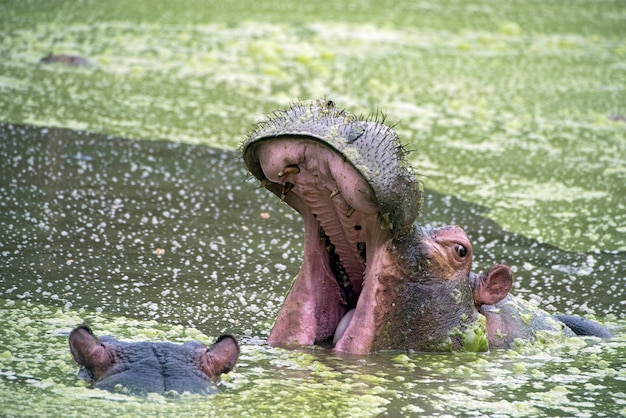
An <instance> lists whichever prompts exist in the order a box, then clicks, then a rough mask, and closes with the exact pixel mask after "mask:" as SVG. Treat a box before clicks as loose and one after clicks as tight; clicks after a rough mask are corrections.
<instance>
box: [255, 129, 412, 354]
mask: <svg viewBox="0 0 626 418" xmlns="http://www.w3.org/2000/svg"><path fill="white" fill-rule="evenodd" d="M255 153H256V157H257V158H258V161H259V164H260V165H261V167H262V170H263V174H264V176H265V179H266V180H265V181H264V186H265V187H266V188H268V189H269V190H271V191H272V192H274V193H275V194H276V195H278V196H280V197H281V199H282V200H284V201H285V202H286V203H288V204H289V205H290V206H292V207H293V208H294V209H296V210H297V211H298V212H299V213H300V214H301V216H302V218H303V219H304V225H305V228H304V229H305V240H304V258H303V262H302V266H301V268H300V271H299V273H298V275H297V277H296V279H295V280H294V283H293V285H292V289H291V290H290V292H289V294H288V296H287V298H286V300H285V303H284V305H283V308H282V309H281V311H280V313H279V315H278V318H277V320H276V323H275V325H274V327H273V329H272V331H271V333H270V336H269V338H268V342H269V343H271V344H300V345H312V344H316V343H323V342H326V341H330V340H331V339H332V338H333V336H335V333H336V330H337V326H338V324H339V323H340V321H341V320H342V318H344V316H345V314H346V313H347V312H350V311H352V310H353V309H354V313H353V314H351V315H352V320H351V321H349V324H348V325H347V326H346V327H345V331H343V332H342V333H341V334H342V335H341V337H340V338H338V340H337V341H336V344H335V349H336V350H339V351H349V352H353V353H354V352H357V353H366V352H369V351H370V347H371V344H372V340H373V338H374V333H375V330H376V329H377V322H380V317H381V315H380V311H381V307H379V306H377V294H378V293H379V292H380V291H381V288H380V287H381V286H380V279H381V278H385V277H387V278H390V277H399V276H401V274H400V273H399V272H398V271H397V270H398V269H397V267H396V263H395V261H394V260H393V257H391V251H390V249H389V242H390V230H389V228H390V225H389V224H388V223H387V221H386V219H385V217H384V216H383V215H381V213H380V207H379V204H378V202H377V200H376V197H375V196H374V192H373V191H372V188H371V187H370V185H369V184H368V183H367V182H366V181H365V179H364V178H363V177H362V176H361V175H360V173H359V172H358V171H356V170H355V169H354V167H353V166H352V165H351V164H350V163H349V162H347V161H346V159H345V157H344V156H342V155H340V154H339V153H337V152H335V151H333V150H332V149H330V148H328V147H327V146H325V145H323V144H321V143H319V142H316V141H314V140H308V139H302V138H290V137H285V138H284V139H274V140H272V141H267V142H265V143H263V142H262V143H260V144H258V145H257V146H256V149H255ZM383 308H384V307H383Z"/></svg>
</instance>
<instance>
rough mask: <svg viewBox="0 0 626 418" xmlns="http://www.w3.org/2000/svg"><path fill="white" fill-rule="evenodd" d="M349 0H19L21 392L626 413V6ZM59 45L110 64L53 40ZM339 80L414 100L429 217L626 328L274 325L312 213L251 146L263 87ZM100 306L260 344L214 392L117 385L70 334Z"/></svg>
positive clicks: (10, 230) (44, 402) (107, 313)
mask: <svg viewBox="0 0 626 418" xmlns="http://www.w3.org/2000/svg"><path fill="white" fill-rule="evenodd" d="M336 3H338V2H324V1H322V2H316V4H309V5H307V6H306V10H304V11H303V10H302V8H299V7H297V6H295V5H294V3H291V2H266V1H255V2H254V4H252V3H247V2H238V3H236V4H235V5H233V6H232V7H230V6H229V7H228V8H226V7H225V6H223V5H221V3H219V2H214V3H213V2H204V3H202V4H196V3H193V2H189V3H185V4H184V6H181V7H177V8H176V10H173V9H172V7H173V6H171V5H169V3H167V2H142V1H138V2H133V4H132V5H128V4H126V3H125V2H116V1H113V2H110V4H109V5H108V7H107V8H106V9H104V8H103V6H102V5H100V3H97V2H91V1H85V2H81V3H79V4H74V3H73V2H67V3H65V2H57V3H55V4H51V3H49V2H44V1H20V2H6V3H5V4H3V5H2V6H0V9H1V10H2V13H0V16H1V17H0V22H2V27H3V28H6V29H3V30H4V31H5V33H6V35H5V36H4V37H3V38H2V39H0V55H1V56H2V57H3V60H1V62H0V91H2V93H3V94H1V95H0V122H1V123H0V161H2V163H1V164H2V165H1V167H2V168H1V173H0V253H1V260H2V263H0V312H1V314H0V316H1V317H2V322H3V327H2V329H0V410H2V411H3V412H2V414H4V415H7V416H32V415H37V416H59V415H64V416H78V415H84V414H86V413H94V411H98V413H99V414H102V415H111V416H119V415H133V416H154V415H166V416H170V415H171V416H185V415H198V414H201V415H219V416H245V415H254V416H266V415H271V416H283V415H285V416H286V415H288V416H328V415H333V416H374V415H381V416H397V415H400V414H404V415H416V416H451V415H452V416H482V415H488V416H616V415H620V414H621V415H624V414H626V390H625V389H624V388H625V382H626V368H625V366H624V365H625V364H626V333H625V332H624V329H625V326H626V313H625V312H624V304H625V302H624V301H625V300H626V297H625V296H626V295H625V289H626V286H625V285H626V229H625V227H624V225H626V206H625V205H624V201H623V199H624V196H626V124H624V115H626V94H625V92H624V89H625V88H626V87H625V86H626V65H625V64H624V62H625V61H624V60H625V57H626V49H625V48H624V44H623V39H625V35H626V34H625V32H626V29H624V28H626V24H625V23H626V22H624V20H626V14H624V12H623V7H620V5H619V2H610V1H603V2H593V3H587V2H580V3H577V4H575V5H570V7H568V9H567V13H561V10H560V9H561V6H559V4H558V2H535V3H533V2H525V3H524V4H522V3H520V4H517V3H511V4H508V5H502V4H501V2H489V1H482V2H478V3H476V2H474V3H471V4H469V3H464V2H456V1H450V2H438V3H437V4H433V3H429V2H399V3H398V5H397V6H396V7H394V8H393V9H384V8H381V6H380V4H379V3H377V2H363V3H362V4H361V5H360V9H357V8H354V7H352V6H350V5H342V4H336ZM302 7H304V6H302ZM50 50H53V51H54V52H55V53H68V54H77V55H81V56H83V57H85V58H86V59H88V60H89V62H90V66H87V67H72V66H65V65H62V64H55V65H43V64H40V63H39V59H40V58H41V57H43V56H45V55H46V54H47V53H48V52H49V51H50ZM322 96H326V97H329V98H332V99H333V100H335V102H337V104H338V105H339V106H341V107H347V108H349V110H351V111H353V112H355V113H357V114H358V113H362V114H364V115H368V114H375V113H376V112H383V113H385V114H386V115H387V119H388V120H389V122H388V123H389V124H394V123H396V122H397V124H396V126H395V129H396V130H397V131H398V132H399V133H400V136H401V139H402V140H403V141H404V142H405V143H406V144H407V148H409V149H411V150H413V152H412V153H411V154H410V155H409V158H411V163H412V164H413V166H414V167H415V170H416V174H417V175H418V177H419V178H420V179H421V180H422V181H423V182H424V183H425V185H426V200H425V204H424V208H423V216H422V217H421V218H420V220H419V221H420V223H422V224H424V225H445V224H457V225H460V226H462V227H463V228H464V229H466V230H467V232H468V234H469V236H470V238H471V239H472V242H473V244H474V250H475V260H474V270H476V271H478V270H484V269H487V268H489V267H490V266H491V265H492V264H493V263H494V262H500V261H502V262H506V263H507V264H509V265H511V266H512V268H513V270H514V272H515V276H516V283H515V288H514V293H515V294H516V295H520V296H523V297H524V298H526V299H530V300H533V301H534V302H536V303H537V304H539V305H540V306H541V307H542V308H544V309H546V310H547V311H549V312H563V313H571V314H576V315H591V316H595V318H597V319H598V320H600V321H601V322H602V323H604V324H605V325H607V326H608V327H609V328H610V329H611V330H612V331H614V334H615V337H614V338H613V339H612V340H610V341H599V340H595V339H592V338H591V339H578V338H576V339H570V340H566V341H542V342H540V343H539V344H537V345H532V346H523V347H518V348H517V349H516V350H502V351H492V352H490V353H483V354H470V353H457V354H444V355H435V354H419V353H411V354H407V353H397V352H396V353H378V354H375V355H371V356H366V357H358V356H354V357H351V356H338V355H336V354H334V353H330V352H328V351H326V350H323V349H319V348H303V349H302V350H284V349H278V348H272V347H270V346H268V345H266V344H265V338H266V337H267V335H268V333H269V330H270V328H271V326H272V323H273V321H274V318H275V316H276V313H277V311H278V309H279V308H280V306H281V304H282V301H283V298H284V295H285V293H286V291H287V289H288V287H289V284H290V283H291V280H292V279H293V277H294V275H295V273H296V272H297V270H298V268H299V265H300V262H301V257H302V239H303V229H302V223H301V221H300V219H299V217H298V215H297V214H296V213H295V212H294V211H293V210H292V209H291V208H290V207H288V206H287V205H284V204H281V203H279V202H278V199H276V198H275V197H273V196H272V195H270V193H268V192H267V191H265V190H263V189H260V188H258V185H257V184H256V182H254V181H251V180H250V179H249V177H248V176H247V173H246V169H245V166H244V165H243V162H242V159H241V157H240V155H239V153H238V152H237V151H236V148H237V147H238V145H239V143H240V142H241V140H242V139H243V137H244V135H245V133H246V132H247V131H248V130H249V129H250V126H251V124H252V123H254V122H255V121H257V120H259V119H260V118H261V117H262V115H263V114H264V113H267V112H271V111H272V110H274V109H277V108H284V107H286V106H288V105H289V103H292V102H294V101H296V100H298V99H301V98H316V97H322ZM128 138H135V139H128ZM83 321H86V322H88V323H89V324H91V325H92V326H93V328H94V330H95V332H96V333H97V334H110V335H114V336H115V337H117V338H122V339H127V340H145V339H151V340H167V341H174V342H183V341H186V340H189V339H192V338H195V339H198V340H200V341H203V342H211V341H213V340H214V338H215V337H216V336H217V335H219V334H220V333H222V332H232V333H234V334H236V335H237V336H238V337H239V338H240V340H241V342H242V355H241V358H240V361H239V364H238V366H237V368H236V370H235V372H234V373H231V374H229V375H226V376H225V377H223V379H222V382H221V383H220V389H221V393H220V394H218V395H215V396H212V397H208V398H207V397H205V398H203V397H193V396H183V397H181V398H178V399H171V398H163V397H159V396H155V397H150V398H148V399H138V398H131V397H127V396H122V395H115V394H108V393H101V392H99V391H95V390H91V389H89V388H87V387H85V386H84V384H82V383H81V382H80V381H79V380H78V379H77V377H76V372H77V369H78V368H77V366H76V365H75V364H74V363H73V362H72V359H71V356H70V353H69V349H68V346H67V336H68V333H69V331H70V330H71V328H72V327H73V326H75V325H76V324H78V323H80V322H83ZM199 411H201V412H199Z"/></svg>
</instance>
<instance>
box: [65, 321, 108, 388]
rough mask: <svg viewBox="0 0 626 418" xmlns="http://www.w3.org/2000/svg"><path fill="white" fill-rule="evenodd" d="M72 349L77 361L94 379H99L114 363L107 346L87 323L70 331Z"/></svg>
mask: <svg viewBox="0 0 626 418" xmlns="http://www.w3.org/2000/svg"><path fill="white" fill-rule="evenodd" d="M69 342H70V351H71V352H72V357H74V360H75V361H76V363H78V364H80V365H81V366H84V367H85V368H86V369H87V370H88V371H89V373H91V374H92V376H93V378H94V379H96V380H97V379H99V378H100V377H101V376H102V374H103V373H104V372H106V370H107V369H108V368H110V367H111V366H112V365H113V363H112V362H111V358H110V356H109V353H108V351H107V349H106V348H105V347H103V346H102V345H101V344H100V341H98V338H97V337H96V336H95V335H94V334H93V332H92V331H91V329H90V328H89V327H88V326H87V325H79V326H77V327H76V328H74V329H73V330H72V332H71V333H70V338H69Z"/></svg>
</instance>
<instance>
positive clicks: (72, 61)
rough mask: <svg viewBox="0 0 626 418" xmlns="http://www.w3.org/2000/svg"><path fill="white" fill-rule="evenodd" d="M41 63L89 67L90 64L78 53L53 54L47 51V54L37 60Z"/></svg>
mask: <svg viewBox="0 0 626 418" xmlns="http://www.w3.org/2000/svg"><path fill="white" fill-rule="evenodd" d="M39 62H40V63H42V64H65V65H69V66H72V67H89V66H90V65H91V64H90V63H89V61H87V60H86V59H85V58H83V57H79V56H78V55H65V54H59V55H56V54H53V53H52V52H49V53H48V55H46V56H45V57H43V58H41V59H40V60H39Z"/></svg>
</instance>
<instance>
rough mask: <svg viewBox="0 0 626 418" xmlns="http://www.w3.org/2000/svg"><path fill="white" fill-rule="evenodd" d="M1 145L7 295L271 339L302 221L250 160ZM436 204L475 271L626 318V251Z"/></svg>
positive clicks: (585, 309) (577, 308)
mask: <svg viewBox="0 0 626 418" xmlns="http://www.w3.org/2000/svg"><path fill="white" fill-rule="evenodd" d="M0 137H1V138H2V141H1V142H0V160H1V161H2V175H1V178H0V185H1V186H0V205H1V206H0V208H1V212H0V249H1V251H2V263H1V264H0V277H1V278H0V296H1V297H5V298H13V299H15V298H17V299H30V300H33V301H45V302H47V303H52V304H55V305H57V304H58V305H62V306H66V307H72V308H87V309H90V310H95V309H98V310H100V311H102V312H107V313H112V314H116V315H120V314H121V315H126V316H131V317H139V318H150V319H157V320H159V321H165V322H171V323H182V324H192V325H195V326H200V325H203V326H204V327H210V328H211V329H217V330H222V329H225V328H226V327H234V331H237V332H240V333H243V334H246V335H255V336H264V335H265V334H266V333H267V331H268V327H269V326H271V322H272V320H273V317H274V315H275V314H276V311H277V309H278V308H279V307H280V304H281V301H282V296H283V294H284V293H285V291H286V289H287V287H288V285H289V283H290V281H291V278H292V277H293V276H294V275H295V272H296V271H297V269H298V267H299V263H300V257H301V252H302V226H301V222H300V220H299V217H298V216H297V214H295V212H294V211H292V210H291V208H289V207H288V206H286V205H283V204H280V203H279V202H278V201H277V199H275V198H273V196H271V195H270V194H269V193H268V192H266V191H265V190H261V189H258V188H257V187H256V185H255V184H252V183H250V182H247V181H246V180H247V175H246V169H245V166H244V164H243V162H242V161H241V158H240V156H239V153H238V152H233V151H225V150H216V149H212V148H209V147H206V146H193V145H184V144H177V143H171V142H159V141H131V140H124V139H118V138H112V137H106V136H102V135H97V134H91V133H87V132H76V131H70V130H64V129H56V128H38V127H31V126H20V125H6V124H3V125H0ZM426 196H427V197H426V202H425V205H424V209H423V217H422V222H423V223H425V224H432V225H441V224H450V223H453V224H457V225H459V226H462V227H464V228H465V229H466V230H467V231H468V234H469V236H470V238H471V239H472V241H473V243H474V247H475V254H476V261H475V270H483V269H487V268H489V267H490V266H491V264H493V263H495V262H505V263H507V264H509V265H511V266H512V267H513V268H514V270H515V271H516V282H517V283H516V293H517V294H521V295H525V296H526V297H528V296H532V297H535V298H540V299H541V300H542V301H543V302H542V306H543V307H544V308H546V309H547V310H549V311H559V312H565V313H573V314H587V313H595V314H596V315H598V316H600V317H602V316H605V315H608V314H613V315H615V316H617V317H618V318H625V317H626V313H625V312H624V303H625V299H626V298H625V288H626V286H625V284H626V254H624V253H609V252H593V253H571V252H565V251H562V250H559V249H557V248H554V247H551V246H549V245H543V244H541V243H538V242H536V241H533V240H530V239H527V238H525V237H523V236H521V235H517V234H512V233H508V232H506V231H503V230H502V229H501V228H500V227H499V226H498V225H497V224H495V223H494V222H492V221H489V220H487V219H485V218H484V217H483V216H482V215H483V214H484V212H485V210H486V209H484V208H481V207H479V206H476V205H470V204H467V203H465V202H463V201H461V200H459V199H457V198H455V197H452V196H443V195H440V194H437V193H435V192H432V191H427V193H426ZM160 252H162V255H159V254H158V253H160Z"/></svg>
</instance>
